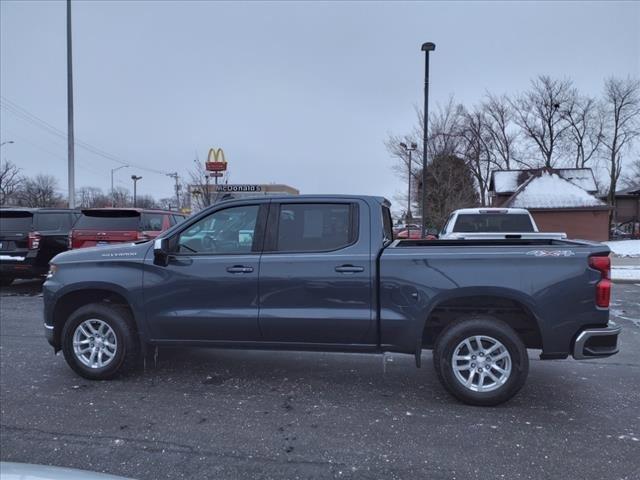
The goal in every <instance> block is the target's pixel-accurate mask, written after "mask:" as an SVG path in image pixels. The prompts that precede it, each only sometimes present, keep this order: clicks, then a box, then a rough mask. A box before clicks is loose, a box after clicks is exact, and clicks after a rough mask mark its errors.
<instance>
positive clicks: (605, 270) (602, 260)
mask: <svg viewBox="0 0 640 480" xmlns="http://www.w3.org/2000/svg"><path fill="white" fill-rule="evenodd" d="M589 266H590V267H591V268H593V269H595V270H598V271H599V272H600V273H601V274H602V278H611V277H610V276H609V274H610V272H611V259H610V258H609V257H589Z"/></svg>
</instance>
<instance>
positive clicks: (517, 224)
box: [453, 213, 534, 233]
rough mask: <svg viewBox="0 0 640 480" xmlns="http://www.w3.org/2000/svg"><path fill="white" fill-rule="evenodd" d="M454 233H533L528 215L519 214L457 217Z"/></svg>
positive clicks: (486, 214)
mask: <svg viewBox="0 0 640 480" xmlns="http://www.w3.org/2000/svg"><path fill="white" fill-rule="evenodd" d="M453 231H454V232H465V233H472V232H478V233H493V232H533V231H534V229H533V225H532V224H531V219H530V218H529V215H526V214H521V213H481V214H468V213H463V214H460V215H458V218H457V220H456V224H455V225H454V227H453Z"/></svg>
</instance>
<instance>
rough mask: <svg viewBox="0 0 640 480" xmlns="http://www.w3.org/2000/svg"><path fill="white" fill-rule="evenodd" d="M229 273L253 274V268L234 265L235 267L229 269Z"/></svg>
mask: <svg viewBox="0 0 640 480" xmlns="http://www.w3.org/2000/svg"><path fill="white" fill-rule="evenodd" d="M227 272H229V273H251V272H253V267H247V266H245V265H234V266H233V267H227Z"/></svg>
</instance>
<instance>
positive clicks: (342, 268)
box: [336, 265, 364, 273]
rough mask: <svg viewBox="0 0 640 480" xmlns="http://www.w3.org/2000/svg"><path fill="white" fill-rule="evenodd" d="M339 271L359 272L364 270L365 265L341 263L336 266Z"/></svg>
mask: <svg viewBox="0 0 640 480" xmlns="http://www.w3.org/2000/svg"><path fill="white" fill-rule="evenodd" d="M336 272H338V273H359V272H364V267H357V266H355V265H340V266H339V267H336Z"/></svg>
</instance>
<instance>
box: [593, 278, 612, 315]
mask: <svg viewBox="0 0 640 480" xmlns="http://www.w3.org/2000/svg"><path fill="white" fill-rule="evenodd" d="M610 300H611V280H609V279H608V278H605V279H603V280H600V281H599V282H598V284H597V285H596V305H598V306H599V307H602V308H609V301H610Z"/></svg>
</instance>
